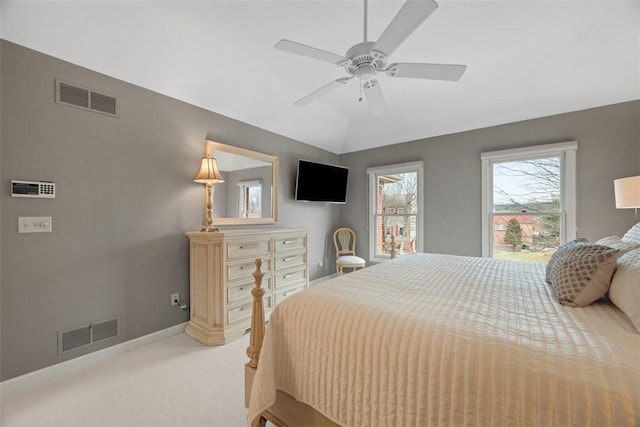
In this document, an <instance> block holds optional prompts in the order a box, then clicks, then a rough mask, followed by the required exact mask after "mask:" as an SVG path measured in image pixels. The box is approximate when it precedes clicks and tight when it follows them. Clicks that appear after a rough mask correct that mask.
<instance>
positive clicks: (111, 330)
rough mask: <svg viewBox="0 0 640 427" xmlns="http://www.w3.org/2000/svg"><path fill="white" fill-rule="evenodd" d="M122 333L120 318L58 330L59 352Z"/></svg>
mask: <svg viewBox="0 0 640 427" xmlns="http://www.w3.org/2000/svg"><path fill="white" fill-rule="evenodd" d="M118 335H120V318H119V317H116V318H114V319H109V320H105V321H103V322H98V323H90V324H89V325H85V326H81V327H79V328H74V329H68V330H65V331H59V332H58V354H63V353H66V352H68V351H71V350H75V349H78V348H80V347H84V346H87V345H90V344H93V343H97V342H100V341H104V340H107V339H109V338H115V337H117V336H118Z"/></svg>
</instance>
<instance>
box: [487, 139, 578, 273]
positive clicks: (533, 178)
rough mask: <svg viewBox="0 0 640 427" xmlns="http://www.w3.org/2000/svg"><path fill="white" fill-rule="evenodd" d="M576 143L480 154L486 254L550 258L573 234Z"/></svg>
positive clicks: (491, 255)
mask: <svg viewBox="0 0 640 427" xmlns="http://www.w3.org/2000/svg"><path fill="white" fill-rule="evenodd" d="M577 147H578V146H577V143H576V142H575V141H571V142H563V143H558V144H548V145H539V146H534V147H525V148H517V149H512V150H501V151H493V152H488V153H482V157H481V158H482V211H483V217H482V227H483V230H482V256H485V257H493V258H505V259H518V260H523V261H537V262H547V261H548V260H549V258H550V257H551V255H552V254H553V253H554V252H555V250H556V249H557V248H558V246H560V245H561V244H562V243H564V242H566V241H568V240H571V239H574V238H575V236H576V213H575V182H576V179H575V169H576V166H575V162H576V160H575V159H576V150H577Z"/></svg>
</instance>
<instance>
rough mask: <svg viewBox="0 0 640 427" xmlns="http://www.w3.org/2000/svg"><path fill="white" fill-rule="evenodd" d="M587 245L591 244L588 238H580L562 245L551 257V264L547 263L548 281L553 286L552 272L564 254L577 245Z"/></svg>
mask: <svg viewBox="0 0 640 427" xmlns="http://www.w3.org/2000/svg"><path fill="white" fill-rule="evenodd" d="M585 243H589V241H588V240H587V238H586V237H579V238H577V239H575V240H571V241H569V242H567V243H565V244H564V245H561V246H560V247H559V248H558V249H556V251H555V252H554V253H553V255H551V258H550V259H549V262H548V263H547V275H546V281H547V283H549V284H551V270H553V269H554V267H555V265H556V264H557V263H558V262H560V261H561V260H562V258H563V257H564V254H565V253H566V252H567V251H568V250H569V249H571V248H572V247H574V246H576V245H584V244H585Z"/></svg>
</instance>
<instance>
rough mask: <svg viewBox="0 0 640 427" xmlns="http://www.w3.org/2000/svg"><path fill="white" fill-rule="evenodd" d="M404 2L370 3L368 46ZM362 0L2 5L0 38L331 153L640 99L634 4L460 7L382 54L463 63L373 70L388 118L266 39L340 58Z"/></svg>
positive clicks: (639, 36)
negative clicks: (458, 69)
mask: <svg viewBox="0 0 640 427" xmlns="http://www.w3.org/2000/svg"><path fill="white" fill-rule="evenodd" d="M403 3H404V1H403V0H388V1H377V0H370V1H369V6H368V10H369V20H368V22H369V23H368V34H369V39H370V40H371V41H375V40H377V38H378V37H379V35H380V34H381V33H382V31H383V30H384V28H385V27H386V26H387V24H388V23H389V22H390V21H391V19H392V18H393V17H394V16H395V14H396V13H397V11H398V10H399V9H400V7H401V6H402V5H403ZM363 4H364V1H345V0H332V1H330V0H325V1H313V0H297V1H280V0H256V1H242V0H234V1H203V0H201V1H187V0H179V1H154V2H151V1H146V2H145V1H139V0H131V1H71V2H65V1H56V0H48V1H46V0H44V1H33V0H29V1H26V0H19V1H11V0H9V1H7V0H2V3H1V6H2V9H1V11H0V12H1V14H2V20H1V27H0V31H1V34H2V38H4V39H7V40H9V41H12V42H15V43H18V44H21V45H23V46H26V47H29V48H32V49H35V50H38V51H41V52H44V53H47V54H50V55H53V56H56V57H59V58H61V59H64V60H67V61H70V62H73V63H76V64H79V65H82V66H84V67H87V68H90V69H92V70H96V71H99V72H101V73H105V74H108V75H110V76H113V77H115V78H118V79H121V80H124V81H127V82H130V83H133V84H136V85H139V86H142V87H145V88H148V89H151V90H153V91H157V92H160V93H163V94H166V95H169V96H171V97H174V98H177V99H180V100H183V101H186V102H189V103H191V104H194V105H197V106H200V107H203V108H206V109H208V110H211V111H215V112H217V113H220V114H223V115H226V116H229V117H232V118H235V119H238V120H241V121H243V122H246V123H250V124H252V125H255V126H258V127H260V128H263V129H267V130H269V131H272V132H275V133H278V134H281V135H285V136H287V137H290V138H293V139H296V140H299V141H302V142H305V143H308V144H311V145H314V146H317V147H321V148H324V149H326V150H329V151H332V152H334V153H346V152H353V151H358V150H362V149H367V148H372V147H377V146H383V145H388V144H393V143H397V142H403V141H409V140H413V139H419V138H425V137H431V136H436V135H443V134H449V133H453V132H459V131H465V130H470V129H477V128H481V127H487V126H493V125H497V124H502V123H509V122H514V121H519V120H525V119H530V118H535V117H542V116H547V115H552V114H558V113H563V112H568V111H575V110H581V109H585V108H590V107H595V106H600V105H607V104H613V103H617V102H623V101H629V100H634V99H640V2H638V1H637V0H636V1H630V0H628V1H612V0H608V1H579V0H573V1H523V0H509V1H482V0H470V1H456V0H441V1H440V2H439V8H438V10H436V11H435V12H434V13H433V15H431V16H430V17H429V18H428V19H427V20H426V21H425V22H424V23H423V24H422V25H421V26H420V27H419V28H418V30H417V31H415V32H414V33H413V34H412V35H411V36H409V38H408V39H407V40H406V41H405V42H404V44H402V45H401V46H400V47H399V48H398V49H397V50H396V51H395V52H394V53H393V54H392V55H391V58H390V61H389V62H433V63H454V64H466V65H467V66H468V68H467V71H466V73H465V75H464V76H463V77H462V78H461V79H460V80H459V81H458V82H444V81H428V80H416V79H400V78H390V77H387V76H386V75H380V76H379V77H378V80H379V81H380V84H381V86H382V89H383V92H384V96H385V99H386V103H387V107H388V113H387V114H385V115H384V116H380V117H372V116H371V115H370V113H369V110H368V106H367V104H366V100H363V101H362V102H358V98H359V97H360V94H359V85H358V82H357V79H353V80H351V81H350V82H349V83H348V84H347V85H346V86H342V87H340V88H338V89H336V90H335V91H334V92H332V93H330V94H329V95H327V96H325V97H324V98H322V99H321V100H319V101H315V102H313V103H311V104H309V105H308V106H306V107H297V106H294V105H293V102H294V101H296V100H298V99H299V98H301V97H303V96H305V95H307V94H308V93H310V92H312V91H314V90H316V89H318V88H320V87H321V86H323V85H325V84H327V83H329V82H331V81H332V80H335V79H336V78H338V77H342V76H345V75H346V74H345V71H344V69H342V68H341V67H338V66H335V65H332V64H329V63H325V62H320V61H317V60H314V59H310V58H306V57H302V56H298V55H293V54H291V53H287V52H282V51H279V50H276V49H274V47H273V46H274V44H275V43H276V42H278V41H279V40H280V39H283V38H287V39H290V40H294V41H297V42H300V43H303V44H307V45H311V46H314V47H317V48H320V49H323V50H327V51H330V52H334V53H336V54H340V55H344V54H345V53H346V50H347V49H348V48H349V47H351V46H352V45H353V44H355V43H358V42H361V41H362V37H363Z"/></svg>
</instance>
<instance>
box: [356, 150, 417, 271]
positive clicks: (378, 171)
mask: <svg viewBox="0 0 640 427" xmlns="http://www.w3.org/2000/svg"><path fill="white" fill-rule="evenodd" d="M411 172H415V173H416V174H417V176H416V181H417V182H416V185H417V189H416V192H417V194H416V210H417V213H416V239H417V242H416V252H424V233H423V231H422V230H423V226H424V220H423V218H424V188H423V187H424V162H423V161H422V160H419V161H415V162H407V163H397V164H393V165H385V166H376V167H371V168H367V175H368V185H369V213H368V223H367V227H368V229H367V231H368V232H369V261H371V262H385V261H389V259H390V258H386V257H378V256H376V247H377V242H376V239H377V233H376V231H377V228H376V209H377V206H378V204H377V203H378V183H377V181H378V176H380V175H394V174H401V173H411ZM402 215H405V214H402Z"/></svg>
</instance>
